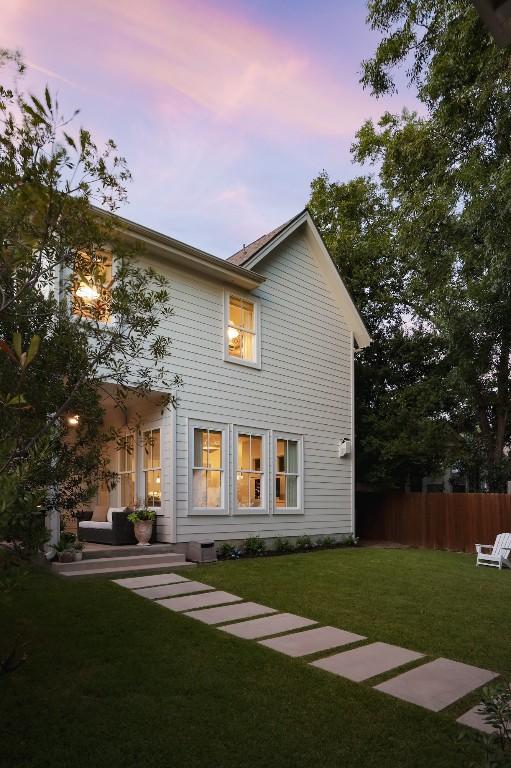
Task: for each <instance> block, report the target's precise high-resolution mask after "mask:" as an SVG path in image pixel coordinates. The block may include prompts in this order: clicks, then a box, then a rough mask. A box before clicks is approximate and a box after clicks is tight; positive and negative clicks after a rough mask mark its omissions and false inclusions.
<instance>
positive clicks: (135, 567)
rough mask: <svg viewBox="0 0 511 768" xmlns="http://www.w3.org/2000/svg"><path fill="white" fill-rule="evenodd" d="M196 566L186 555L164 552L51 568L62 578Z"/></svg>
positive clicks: (88, 561) (86, 561)
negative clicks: (188, 561)
mask: <svg viewBox="0 0 511 768" xmlns="http://www.w3.org/2000/svg"><path fill="white" fill-rule="evenodd" d="M194 565H195V564H194V563H187V562H186V559H185V556H184V555H180V554H177V553H176V552H164V553H152V554H150V555H129V556H126V557H108V558H105V557H99V558H96V559H92V560H80V561H79V562H76V563H53V564H52V566H51V567H52V570H53V571H55V572H56V573H58V574H59V575H61V576H95V575H99V574H102V573H106V574H111V573H126V572H132V571H149V570H152V571H155V570H163V569H166V568H189V567H193V566H194Z"/></svg>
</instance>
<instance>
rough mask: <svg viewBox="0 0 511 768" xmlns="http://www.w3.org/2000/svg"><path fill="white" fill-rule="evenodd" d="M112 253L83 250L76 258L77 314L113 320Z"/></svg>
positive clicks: (73, 285) (74, 291)
mask: <svg viewBox="0 0 511 768" xmlns="http://www.w3.org/2000/svg"><path fill="white" fill-rule="evenodd" d="M111 290H112V254H111V253H109V252H108V251H96V252H95V254H94V256H91V255H89V254H88V253H85V252H84V251H79V252H78V253H77V254H76V258H75V268H74V273H73V283H72V294H73V314H75V315H80V317H87V318H90V319H92V320H99V321H100V322H103V323H107V322H108V321H109V320H110V306H111Z"/></svg>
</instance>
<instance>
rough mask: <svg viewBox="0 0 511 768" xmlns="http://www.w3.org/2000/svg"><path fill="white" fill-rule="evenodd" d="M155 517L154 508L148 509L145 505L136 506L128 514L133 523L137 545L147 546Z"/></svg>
mask: <svg viewBox="0 0 511 768" xmlns="http://www.w3.org/2000/svg"><path fill="white" fill-rule="evenodd" d="M155 519H156V512H155V511H154V509H148V508H147V507H146V506H145V505H144V506H142V505H140V506H138V507H137V508H136V509H134V510H133V512H130V514H129V515H128V520H129V521H130V522H131V523H133V529H134V531H135V538H136V540H137V541H138V546H139V547H148V546H150V545H149V541H150V539H151V536H152V533H153V525H154V521H155Z"/></svg>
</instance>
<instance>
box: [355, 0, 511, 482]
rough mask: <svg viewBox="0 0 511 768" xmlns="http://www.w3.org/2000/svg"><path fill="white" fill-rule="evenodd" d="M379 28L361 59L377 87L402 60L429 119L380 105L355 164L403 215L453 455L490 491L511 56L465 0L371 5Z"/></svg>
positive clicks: (402, 260) (503, 370)
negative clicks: (363, 166)
mask: <svg viewBox="0 0 511 768" xmlns="http://www.w3.org/2000/svg"><path fill="white" fill-rule="evenodd" d="M369 23H370V25H371V27H372V28H373V29H374V30H377V31H379V32H380V33H381V34H382V40H381V42H380V43H379V45H378V47H377V50H376V52H375V55H374V57H373V58H372V59H370V60H368V61H366V62H364V65H363V66H364V70H363V78H362V82H363V84H364V85H365V86H367V87H370V88H371V89H372V91H373V93H374V94H376V95H381V94H383V93H387V92H389V91H393V90H395V83H394V81H393V76H392V75H393V72H394V71H395V70H396V69H397V68H398V67H400V66H404V67H407V70H406V74H407V79H408V83H409V84H410V85H411V86H413V87H415V88H416V89H417V94H418V98H419V100H420V102H421V104H422V111H421V114H417V113H411V112H408V111H403V113H402V114H401V115H391V114H389V113H385V114H384V115H383V116H382V118H381V119H380V120H379V122H378V123H377V124H376V125H375V124H374V123H373V122H372V121H368V122H367V123H366V124H365V125H364V126H363V127H362V128H361V129H360V131H359V132H358V134H357V141H356V144H355V147H354V156H355V159H356V160H358V161H360V162H371V163H373V164H375V166H376V168H377V172H378V180H379V185H380V189H381V190H382V193H383V194H385V195H386V196H387V198H388V201H389V205H390V206H391V207H392V210H393V214H394V231H395V240H394V255H395V259H396V262H398V263H399V264H401V265H402V269H403V275H404V294H403V295H404V296H405V301H406V303H407V304H408V305H409V307H410V308H411V310H412V312H413V313H414V315H415V316H416V317H417V318H419V319H420V320H421V321H422V322H423V323H424V324H425V325H426V326H427V327H429V328H430V329H431V331H432V332H433V333H435V334H437V335H438V337H439V338H440V339H442V340H443V342H444V343H445V345H446V355H447V359H448V361H449V383H450V384H451V385H452V386H454V387H455V391H456V392H457V401H458V405H457V407H456V408H455V409H453V410H452V411H451V412H450V413H449V422H450V424H451V426H452V428H453V429H454V430H455V431H456V432H457V434H458V435H459V436H460V442H461V447H460V449H459V453H458V458H459V461H460V464H461V465H462V466H464V467H465V468H466V469H467V470H468V471H469V474H471V476H472V477H473V482H474V483H477V484H479V483H483V484H484V487H487V488H488V489H489V490H493V491H503V490H505V483H506V480H507V478H508V477H509V471H510V462H509V458H508V456H507V450H508V446H509V440H510V422H509V414H510V405H511V400H510V398H511V392H510V386H509V374H510V349H511V311H510V309H511V301H510V298H511V246H510V243H511V217H510V215H509V201H510V200H511V170H510V169H511V163H510V161H511V138H510V137H511V66H510V65H511V52H510V51H509V50H501V49H498V48H497V47H496V45H495V44H494V42H493V41H492V39H491V38H490V36H489V34H488V32H487V31H486V30H485V28H484V27H483V24H482V22H481V21H480V19H479V18H478V16H477V14H476V12H475V10H474V9H473V7H472V6H471V4H470V3H468V2H465V0H420V1H417V2H416V1H415V0H410V1H409V2H406V3H400V2H397V1H396V0H371V2H369Z"/></svg>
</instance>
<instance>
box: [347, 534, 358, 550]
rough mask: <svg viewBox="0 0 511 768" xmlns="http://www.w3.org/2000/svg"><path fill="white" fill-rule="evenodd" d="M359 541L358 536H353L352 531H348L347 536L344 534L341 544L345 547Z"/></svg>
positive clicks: (353, 545)
mask: <svg viewBox="0 0 511 768" xmlns="http://www.w3.org/2000/svg"><path fill="white" fill-rule="evenodd" d="M358 542H359V537H358V536H353V534H352V533H350V535H349V536H346V538H345V539H344V541H343V544H344V546H345V547H356V546H357V544H358Z"/></svg>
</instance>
